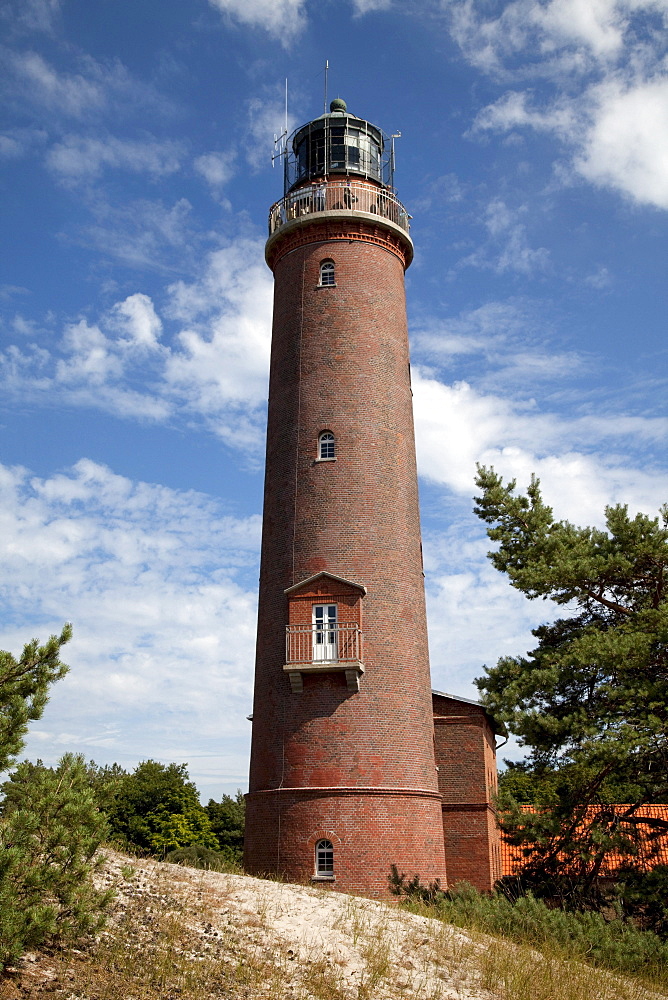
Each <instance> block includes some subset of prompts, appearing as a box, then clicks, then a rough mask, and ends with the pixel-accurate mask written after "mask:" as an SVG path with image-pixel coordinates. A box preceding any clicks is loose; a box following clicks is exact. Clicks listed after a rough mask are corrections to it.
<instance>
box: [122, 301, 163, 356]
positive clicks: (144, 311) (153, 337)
mask: <svg viewBox="0 0 668 1000" xmlns="http://www.w3.org/2000/svg"><path fill="white" fill-rule="evenodd" d="M113 313H114V314H115V315H116V317H117V318H118V320H119V323H120V328H121V329H122V330H123V331H124V332H125V333H127V334H128V336H129V338H130V339H129V340H128V341H126V343H127V344H128V346H130V347H137V348H140V349H144V350H155V349H156V348H157V347H158V346H159V344H158V341H159V339H160V334H161V333H162V322H161V320H160V317H159V316H158V315H157V313H156V311H155V308H154V306H153V303H152V301H151V300H150V298H149V297H148V295H143V294H142V293H141V292H136V293H135V294H134V295H128V297H127V299H125V300H124V301H123V302H117V303H116V305H115V306H114V308H113Z"/></svg>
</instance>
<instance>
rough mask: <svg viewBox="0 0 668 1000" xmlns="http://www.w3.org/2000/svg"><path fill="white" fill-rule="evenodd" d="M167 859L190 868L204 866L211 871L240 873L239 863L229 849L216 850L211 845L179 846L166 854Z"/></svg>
mask: <svg viewBox="0 0 668 1000" xmlns="http://www.w3.org/2000/svg"><path fill="white" fill-rule="evenodd" d="M165 861H169V862H171V864H175V865H187V866H188V868H202V869H204V870H205V871H211V872H229V871H232V872H236V873H240V871H241V869H240V868H239V865H238V863H237V862H236V860H235V858H234V857H233V856H232V855H231V853H230V851H229V849H228V850H224V851H214V850H211V848H209V847H202V846H201V844H191V845H190V847H179V848H178V849H177V850H174V851H170V852H169V853H168V854H166V855H165Z"/></svg>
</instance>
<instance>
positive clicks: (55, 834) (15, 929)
mask: <svg viewBox="0 0 668 1000" xmlns="http://www.w3.org/2000/svg"><path fill="white" fill-rule="evenodd" d="M2 791H3V793H4V796H5V798H4V802H3V804H2V814H1V816H0V965H2V966H3V967H4V965H6V964H7V963H9V962H14V961H16V960H17V959H18V958H19V957H20V955H21V954H22V953H23V951H25V949H26V948H32V947H36V946H38V945H40V944H42V943H44V942H45V941H48V940H49V939H51V938H53V937H55V936H57V937H58V938H59V939H60V940H64V941H68V940H75V939H76V938H77V937H79V936H80V935H82V934H85V933H88V932H91V931H95V930H97V929H98V928H99V927H100V926H101V923H102V919H103V918H102V911H103V910H104V907H105V905H106V903H107V902H108V900H109V898H110V893H106V892H99V891H98V890H96V889H95V887H94V886H93V884H92V881H91V878H90V876H91V873H92V872H93V871H94V869H95V868H96V867H97V864H98V863H99V861H96V860H95V859H94V855H95V852H96V851H97V849H98V847H99V845H100V843H101V842H102V841H103V839H104V838H105V836H106V834H107V829H108V828H107V823H106V820H105V818H104V816H103V815H102V814H101V813H100V812H99V810H98V808H97V805H96V802H95V798H94V795H93V793H92V790H91V788H90V785H89V781H88V772H87V768H86V765H85V763H84V759H83V757H78V756H74V755H72V754H67V755H66V756H64V757H63V758H62V760H61V761H60V763H59V764H58V766H57V767H56V768H49V767H44V765H43V764H42V763H41V762H39V761H38V762H37V764H31V763H29V762H28V761H24V762H23V763H22V764H19V766H18V767H17V768H16V770H15V771H14V773H13V774H12V775H11V777H10V779H9V781H7V782H5V784H4V785H3V786H2Z"/></svg>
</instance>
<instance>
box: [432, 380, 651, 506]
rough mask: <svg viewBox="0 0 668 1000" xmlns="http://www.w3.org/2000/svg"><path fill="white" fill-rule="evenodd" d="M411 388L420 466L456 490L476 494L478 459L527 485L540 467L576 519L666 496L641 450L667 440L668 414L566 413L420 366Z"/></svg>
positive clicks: (552, 497)
mask: <svg viewBox="0 0 668 1000" xmlns="http://www.w3.org/2000/svg"><path fill="white" fill-rule="evenodd" d="M413 390H414V407H415V423H416V439H417V449H418V465H419V468H420V472H421V474H422V475H423V476H426V477H427V478H428V479H430V480H432V481H433V482H437V483H441V484H442V485H444V486H446V487H447V488H448V489H450V490H452V491H453V492H454V493H455V494H459V495H462V496H470V495H471V493H472V490H473V486H472V484H473V480H474V476H475V464H476V462H481V463H482V464H483V465H493V466H494V468H496V469H497V471H498V472H500V473H502V474H503V475H504V476H506V477H507V478H517V480H518V482H519V483H520V484H522V485H524V484H526V483H528V482H529V479H530V477H531V474H532V473H536V474H537V475H538V476H539V477H540V478H541V480H542V481H543V483H544V486H545V492H546V495H547V497H548V502H550V503H554V506H555V508H556V509H557V510H558V511H559V514H558V516H560V517H567V518H570V519H572V520H574V521H576V522H583V523H594V522H596V523H600V522H601V519H602V515H603V509H604V507H605V505H606V504H609V503H615V502H620V503H629V504H630V505H631V506H632V507H633V508H634V509H639V510H644V511H646V512H647V513H652V512H653V511H656V510H658V508H659V507H660V505H661V504H662V503H664V502H665V470H664V469H660V468H653V467H652V465H651V464H647V465H645V464H643V462H642V459H641V458H640V456H641V455H642V454H643V453H644V450H645V447H646V446H647V445H650V446H651V445H655V444H660V443H661V442H662V441H663V440H665V437H666V435H667V434H668V419H665V418H643V417H630V416H625V415H624V414H620V413H616V414H610V415H609V416H596V417H590V416H576V417H563V416H560V415H558V414H557V413H550V412H544V411H543V412H541V411H540V410H539V408H538V406H537V405H536V403H535V402H534V401H532V400H519V401H518V400H513V399H512V398H509V397H507V396H500V395H499V396H497V395H494V394H493V393H482V392H480V391H478V390H476V389H475V388H473V387H471V386H470V385H468V384H466V383H456V384H454V385H452V386H450V385H445V384H443V383H441V382H439V381H437V380H436V379H434V378H424V377H423V376H421V374H420V372H419V370H417V371H416V372H415V374H414V377H413ZM627 452H628V454H627ZM630 454H632V455H634V456H635V460H633V459H631V458H630V457H629V455H630Z"/></svg>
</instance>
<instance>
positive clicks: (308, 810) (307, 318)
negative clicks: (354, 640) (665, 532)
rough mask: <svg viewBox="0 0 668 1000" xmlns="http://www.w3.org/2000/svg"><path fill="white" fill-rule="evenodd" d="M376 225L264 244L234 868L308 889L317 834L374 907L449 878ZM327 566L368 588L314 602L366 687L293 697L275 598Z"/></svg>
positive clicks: (418, 573) (396, 276)
mask: <svg viewBox="0 0 668 1000" xmlns="http://www.w3.org/2000/svg"><path fill="white" fill-rule="evenodd" d="M346 227H347V229H346ZM382 228H383V227H382V224H381V225H379V226H377V227H374V230H375V231H376V235H375V236H374V238H373V239H371V238H370V237H369V238H368V240H367V238H366V236H365V230H364V227H363V226H362V225H361V224H360V223H359V222H356V221H355V219H354V218H353V217H352V216H351V218H350V219H346V218H343V219H341V220H337V226H336V238H332V239H328V238H327V233H328V229H327V226H325V227H323V226H322V225H312V226H304V227H303V228H302V229H301V230H300V232H301V239H302V242H301V243H300V245H295V242H294V240H292V238H290V239H288V238H287V236H286V240H285V241H284V243H283V244H281V242H280V241H276V240H274V241H273V244H272V261H273V266H274V274H275V299H274V323H273V339H272V356H271V374H270V391H269V414H268V428H267V458H266V478H265V500H264V520H263V538H262V560H261V569H260V600H259V610H258V642H257V654H256V680H255V700H254V706H253V741H252V751H251V774H250V792H249V796H248V799H247V803H248V819H247V829H248V835H247V845H246V859H245V860H246V864H247V867H248V869H249V870H250V871H252V872H275V871H279V872H280V873H281V874H283V875H284V876H285V877H287V878H289V879H292V880H296V881H307V880H308V879H309V878H310V877H311V876H312V875H313V866H314V843H315V839H314V838H316V839H317V836H318V834H319V832H321V831H323V830H326V831H328V834H327V836H328V839H331V840H332V842H333V843H334V845H335V876H336V883H335V887H336V888H337V889H341V890H344V891H353V892H359V893H363V894H367V895H373V896H386V895H387V893H388V883H387V875H388V873H389V867H390V864H391V863H392V862H395V863H397V864H398V865H399V866H400V867H401V868H402V869H403V870H405V871H406V872H408V873H410V874H411V875H412V874H414V873H418V874H419V875H420V876H421V878H423V879H434V878H440V879H441V880H442V881H444V880H445V862H444V848H443V839H442V838H443V828H442V821H441V793H440V792H439V789H438V783H437V772H436V768H435V761H434V727H433V721H432V708H431V695H430V678H429V663H428V652H427V631H426V618H425V607H424V581H423V573H422V557H421V545H420V525H419V512H418V496H417V474H416V467H415V443H414V435H413V416H412V398H411V388H410V370H409V358H408V336H407V327H406V309H405V297H404V275H403V261H402V258H401V254H398V253H397V252H396V247H395V248H394V249H390V248H388V247H387V246H384V245H383V242H382V240H379V239H378V238H377V234H378V231H380V232H381V235H382ZM346 233H347V236H348V237H349V238H344V237H345V236H346ZM305 234H310V236H309V240H310V242H303V238H304V235H305ZM342 234H343V235H342ZM392 237H393V238H394V235H393V234H392ZM281 247H283V249H281ZM325 259H329V260H332V261H334V264H335V281H336V284H335V286H333V287H324V288H322V287H319V286H318V279H319V268H320V263H321V262H322V261H323V260H325ZM323 430H328V431H331V432H332V433H333V434H334V435H335V439H336V461H327V462H320V461H317V443H318V435H319V434H320V433H321V432H322V431H323ZM320 571H327V572H329V573H332V574H334V575H336V576H337V577H341V578H343V579H344V580H348V581H351V582H352V583H354V584H358V585H360V586H362V587H365V588H366V591H367V592H366V594H365V595H363V596H359V594H355V596H354V598H353V596H352V592H349V593H347V594H345V593H343V592H342V591H341V589H340V588H339V590H338V591H337V590H336V587H335V586H332V587H331V588H330V591H329V592H327V588H326V587H325V592H324V593H323V592H322V588H321V589H320V591H319V592H318V597H317V602H318V603H320V602H323V603H324V602H327V601H328V600H331V601H332V602H334V603H338V601H339V596H337V595H340V597H341V611H342V612H344V609H345V608H346V607H347V608H349V609H350V610H351V612H352V610H354V613H355V614H356V615H357V614H358V615H359V621H360V623H361V625H362V628H363V632H364V667H365V673H364V675H363V677H362V680H361V687H360V690H359V692H351V691H349V690H348V689H347V687H346V680H345V676H344V675H343V674H341V673H325V674H316V675H313V674H310V675H309V674H305V675H304V677H303V685H304V689H303V693H301V694H293V693H292V691H291V688H290V684H289V681H288V678H287V677H286V675H285V673H284V671H283V665H284V662H285V626H286V625H287V624H288V622H289V620H292V621H293V622H295V623H298V622H302V621H304V618H305V619H306V621H305V622H304V623H307V622H308V621H310V617H309V613H308V612H307V611H306V612H305V611H304V609H303V608H302V610H301V611H299V608H298V605H299V597H300V593H301V592H300V591H297V592H296V594H293V595H292V600H291V601H290V599H289V597H290V595H286V594H285V590H286V589H287V588H290V587H292V586H293V585H294V584H298V583H300V582H301V581H302V580H306V579H307V578H309V577H312V576H314V575H315V574H317V573H319V572H320ZM321 579H322V580H323V581H326V580H327V577H322V578H321ZM301 597H302V598H303V597H304V593H301ZM314 602H315V601H314ZM344 619H345V620H351V619H349V618H347V613H345V612H344V613H343V614H342V620H344Z"/></svg>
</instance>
